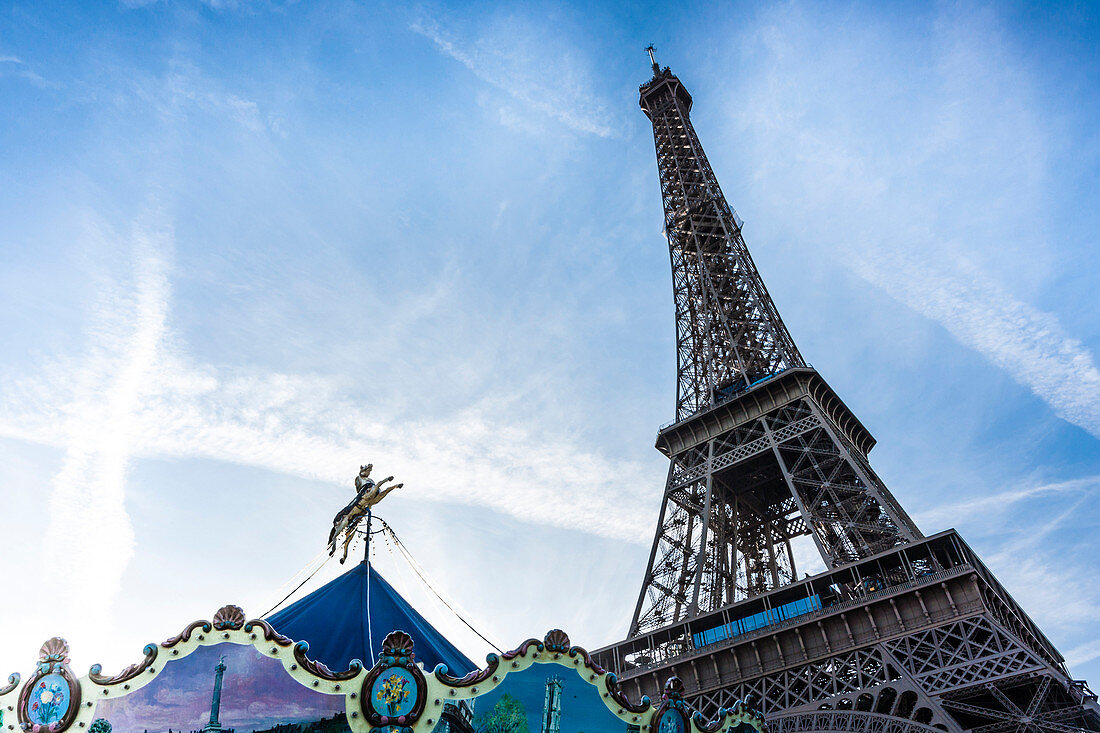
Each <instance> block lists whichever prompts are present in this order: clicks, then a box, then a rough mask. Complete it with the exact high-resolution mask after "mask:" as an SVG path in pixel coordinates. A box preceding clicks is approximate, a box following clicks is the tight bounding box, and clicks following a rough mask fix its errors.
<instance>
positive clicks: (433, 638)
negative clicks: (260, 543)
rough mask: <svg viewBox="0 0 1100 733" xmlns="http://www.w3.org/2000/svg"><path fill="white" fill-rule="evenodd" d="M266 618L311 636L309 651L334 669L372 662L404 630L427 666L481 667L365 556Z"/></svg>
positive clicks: (283, 629) (288, 632) (301, 636)
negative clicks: (388, 640)
mask: <svg viewBox="0 0 1100 733" xmlns="http://www.w3.org/2000/svg"><path fill="white" fill-rule="evenodd" d="M266 620H267V622H268V623H270V624H271V625H272V626H273V627H274V628H275V630H276V631H278V632H279V633H280V634H283V635H285V636H289V637H291V638H292V639H298V640H305V641H308V642H309V656H310V657H311V658H313V659H316V660H317V661H320V662H323V663H324V664H325V666H327V667H328V668H330V669H346V668H347V666H348V663H349V662H350V661H351V660H352V659H358V660H359V661H361V662H363V664H364V665H366V666H369V665H370V664H371V663H372V659H373V654H372V650H377V649H380V648H381V647H382V640H383V639H384V638H385V637H386V635H387V634H389V633H390V632H391V631H398V630H400V631H405V632H408V633H409V634H410V635H412V637H413V638H414V639H416V659H417V661H419V662H423V664H424V668H425V669H426V670H432V669H434V668H435V666H436V665H437V664H440V663H442V664H445V665H447V668H448V669H449V670H450V672H451V674H465V673H467V672H470V671H472V670H474V669H476V667H477V665H475V664H474V663H473V662H471V661H470V660H469V658H467V657H466V655H464V654H463V653H462V652H460V651H459V650H458V649H457V648H456V647H455V646H454V644H452V643H451V642H450V641H448V640H447V638H446V637H445V636H443V634H441V633H440V632H439V631H438V630H437V629H436V628H435V627H434V626H432V625H431V624H430V623H429V622H428V620H427V619H425V618H424V617H423V616H421V615H420V613H419V612H417V610H416V609H415V608H413V607H412V605H411V604H410V603H409V602H408V601H407V600H405V598H404V597H403V596H402V595H401V594H400V593H398V592H397V590H396V589H394V587H393V586H392V585H390V584H389V583H388V582H387V581H386V579H385V578H383V577H382V575H381V574H380V573H379V572H378V571H377V570H375V569H374V568H373V567H371V566H370V565H368V564H367V563H366V562H365V561H364V562H360V563H359V564H358V565H356V566H355V567H353V568H351V569H349V570H348V571H347V572H345V573H344V574H342V575H340V576H339V577H337V578H335V579H333V580H331V581H329V582H328V583H326V584H325V585H323V586H321V587H320V588H318V589H317V590H315V591H313V592H312V593H310V594H309V595H307V596H305V597H304V598H301V599H299V600H297V601H295V602H294V603H292V604H290V605H289V606H287V607H286V608H284V609H282V610H281V611H277V612H275V613H273V614H271V615H269V616H267V617H266Z"/></svg>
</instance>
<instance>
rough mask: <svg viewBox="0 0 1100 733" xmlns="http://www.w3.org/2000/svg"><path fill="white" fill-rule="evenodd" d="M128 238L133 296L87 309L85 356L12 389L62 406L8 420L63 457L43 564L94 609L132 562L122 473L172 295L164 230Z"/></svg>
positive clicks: (156, 227)
mask: <svg viewBox="0 0 1100 733" xmlns="http://www.w3.org/2000/svg"><path fill="white" fill-rule="evenodd" d="M100 235H101V236H110V234H109V233H106V232H101V233H100ZM130 238H131V239H132V241H133V245H132V247H133V274H132V290H130V291H129V292H126V291H118V290H115V291H110V290H107V291H104V292H103V294H102V295H101V298H100V302H99V303H98V304H97V305H96V306H95V307H94V309H93V310H94V312H93V314H92V320H93V323H94V326H93V333H92V334H90V336H91V338H92V341H93V343H92V345H91V348H90V349H89V350H88V351H87V352H86V353H84V354H82V357H81V359H80V360H79V361H78V362H76V363H70V364H67V365H65V367H64V368H62V369H59V368H58V366H59V365H57V364H54V365H43V367H44V368H43V370H42V372H41V376H42V380H43V381H42V382H40V383H37V384H22V385H19V386H17V387H16V389H17V390H18V393H19V394H20V395H22V396H24V397H29V398H31V400H32V401H37V400H38V399H41V398H44V397H47V396H48V394H49V392H50V391H51V390H52V389H53V388H54V387H60V388H61V389H60V391H59V392H58V393H57V395H58V396H59V397H61V399H59V400H52V399H50V400H49V404H48V406H47V405H43V404H41V403H39V405H40V406H45V407H46V408H47V409H46V411H45V412H42V413H38V415H37V417H32V416H31V415H26V414H24V415H22V416H20V415H19V414H18V412H16V413H9V414H8V415H6V420H11V421H13V422H14V423H16V424H18V423H19V422H21V421H23V420H27V421H28V423H30V422H40V421H43V420H44V421H45V423H44V424H43V425H41V426H40V428H39V429H40V430H43V431H44V432H45V431H48V432H49V433H51V434H52V436H51V438H50V444H51V445H55V446H57V447H60V448H62V449H64V451H65V456H64V459H63V461H62V465H61V469H60V470H59V472H58V473H57V474H56V476H55V477H54V479H53V481H52V490H51V493H50V497H49V525H48V527H47V528H46V538H47V541H46V542H45V543H44V545H43V547H44V554H43V558H42V560H43V566H44V568H45V573H46V577H47V578H48V579H49V580H50V582H51V583H53V584H54V585H55V587H58V588H60V589H64V591H65V593H66V594H67V595H69V596H70V597H73V598H83V599H87V600H88V601H89V602H90V603H91V604H93V606H94V607H98V608H102V604H99V603H98V601H101V600H106V599H109V598H110V597H111V596H112V595H113V594H114V592H115V590H116V589H117V587H118V584H119V581H120V579H121V574H122V572H123V570H124V568H125V566H126V563H127V562H128V560H129V558H130V557H131V556H132V554H133V529H132V527H131V524H130V518H129V516H128V515H127V513H126V509H125V493H126V492H125V487H126V474H127V470H128V468H129V465H130V461H131V458H132V456H133V448H134V445H135V444H136V443H137V442H138V440H139V434H140V431H141V430H142V429H143V428H142V425H141V421H140V419H139V416H140V414H141V411H142V402H143V399H144V396H145V394H146V391H147V390H148V389H149V388H150V387H151V383H152V382H154V381H155V379H156V374H155V372H156V368H157V363H158V360H159V353H158V352H159V351H160V349H161V346H162V343H163V340H164V337H165V333H166V325H167V324H166V321H167V315H168V300H169V292H170V288H169V284H168V276H167V271H166V267H167V259H166V258H167V256H168V252H169V251H170V249H171V232H170V231H168V230H167V229H165V228H164V227H163V226H161V225H160V223H159V221H158V220H157V218H156V217H155V216H151V217H150V218H149V219H148V220H146V221H143V222H140V223H138V224H136V225H135V227H134V231H133V232H132V234H131V235H130ZM47 426H49V427H47ZM14 432H20V431H19V429H18V428H17V429H16V430H15V431H14ZM93 547H94V548H95V549H96V552H95V553H93V552H90V549H91V548H93ZM96 553H101V554H99V555H97V554H96ZM97 557H100V558H101V557H108V558H111V561H110V562H106V563H104V562H101V561H100V560H99V559H97Z"/></svg>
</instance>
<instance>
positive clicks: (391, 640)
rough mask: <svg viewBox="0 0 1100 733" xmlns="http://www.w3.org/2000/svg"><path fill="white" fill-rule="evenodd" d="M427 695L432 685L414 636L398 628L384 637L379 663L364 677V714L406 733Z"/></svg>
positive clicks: (416, 718)
mask: <svg viewBox="0 0 1100 733" xmlns="http://www.w3.org/2000/svg"><path fill="white" fill-rule="evenodd" d="M410 698H411V699H410ZM427 698H428V685H427V682H426V681H425V679H424V674H423V673H422V672H421V671H420V667H418V666H417V665H416V655H415V654H413V640H412V637H411V636H409V635H408V634H406V633H405V632H404V631H394V632H393V633H391V634H389V635H388V636H386V638H385V639H383V640H382V655H381V656H380V657H379V658H378V664H376V665H375V667H374V668H373V669H372V670H371V671H370V673H369V674H367V676H366V679H364V680H363V687H362V689H361V691H360V702H361V703H362V709H363V717H365V718H366V719H367V722H368V723H370V724H371V725H373V726H393V727H395V728H396V729H398V730H400V731H402V733H412V727H413V725H414V724H415V723H416V721H418V720H419V719H420V716H421V714H423V712H424V706H425V704H426V702H427Z"/></svg>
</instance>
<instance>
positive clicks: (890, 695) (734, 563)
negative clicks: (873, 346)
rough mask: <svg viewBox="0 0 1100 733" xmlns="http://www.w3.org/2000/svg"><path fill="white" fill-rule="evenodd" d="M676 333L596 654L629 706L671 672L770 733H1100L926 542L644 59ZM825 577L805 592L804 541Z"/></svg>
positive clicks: (970, 574)
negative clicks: (669, 390) (637, 506)
mask: <svg viewBox="0 0 1100 733" xmlns="http://www.w3.org/2000/svg"><path fill="white" fill-rule="evenodd" d="M647 50H649V51H650V57H651V61H652V62H653V78H652V79H650V80H649V81H648V82H647V83H645V84H643V85H642V86H641V89H640V104H641V108H642V111H643V112H645V114H646V116H647V117H648V118H649V120H650V122H651V123H652V125H653V139H654V145H655V149H656V154H657V170H658V179H659V182H660V186H661V197H662V200H663V204H664V225H665V233H666V236H667V239H668V246H669V256H670V260H671V264H672V286H673V302H674V305H675V321H676V355H677V379H676V413H675V421H674V422H673V423H671V424H670V425H668V426H666V427H663V428H661V429H660V430H659V432H658V434H657V449H658V450H660V451H661V452H662V453H663V454H664V455H666V456H667V457H668V458H669V461H670V465H669V471H668V478H667V481H666V484H665V490H664V496H663V500H662V504H661V508H660V513H659V516H658V520H657V527H656V531H655V533H654V538H653V544H652V547H651V549H650V555H649V563H648V566H647V568H646V572H645V576H644V578H643V580H642V585H641V591H640V593H639V595H638V600H637V604H636V606H635V611H634V615H633V618H632V620H631V622H630V626H629V630H628V634H627V638H626V639H625V640H624V641H622V642H619V643H618V644H613V645H611V646H608V647H605V648H604V649H600V650H598V651H597V652H596V653H595V655H594V656H596V658H597V660H598V661H599V663H600V664H602V665H604V666H605V667H608V668H610V669H615V670H617V671H618V672H619V673H620V679H621V680H624V686H625V688H626V689H628V690H630V691H632V692H633V693H634V694H636V695H642V694H648V695H651V696H656V695H658V694H659V690H660V684H661V682H663V680H664V679H666V678H667V677H668V676H670V675H672V674H675V675H677V676H679V677H680V678H681V679H682V680H683V682H684V684H685V687H686V688H687V690H688V691H689V695H691V696H692V697H693V703H694V704H695V706H696V707H697V708H699V709H700V710H702V712H703V713H704V714H706V715H714V714H716V713H717V711H718V710H719V708H722V707H729V706H732V705H733V703H734V702H735V701H736V700H738V699H744V698H745V697H746V696H754V697H756V698H757V699H758V700H759V705H760V707H761V709H762V710H763V711H764V712H765V713H766V714H767V715H768V716H769V719H770V723H769V725H770V727H771V728H772V730H773V731H779V732H781V733H786V731H787V730H790V731H811V730H844V731H854V730H868V731H871V730H875V731H878V730H883V731H885V730H891V731H902V730H907V731H908V730H911V731H914V732H916V731H932V730H935V729H940V730H949V731H960V732H961V731H963V730H975V731H978V730H980V731H982V733H996V732H998V731H1024V730H1049V731H1070V730H1074V731H1076V730H1090V731H1100V709H1098V708H1097V704H1096V697H1095V696H1094V695H1093V694H1092V693H1091V692H1090V691H1089V690H1088V688H1087V686H1086V685H1085V684H1084V683H1083V682H1079V681H1073V680H1071V679H1070V677H1069V673H1068V671H1067V670H1066V668H1065V664H1064V660H1063V659H1062V656H1061V655H1060V654H1059V652H1058V651H1057V649H1055V648H1054V646H1053V645H1052V644H1051V643H1050V641H1049V640H1048V639H1047V638H1046V637H1045V636H1044V635H1043V633H1042V632H1041V631H1040V630H1039V628H1038V627H1037V626H1036V625H1035V624H1034V623H1033V622H1032V621H1031V620H1030V619H1029V618H1028V617H1027V614H1026V613H1024V611H1023V610H1022V609H1021V608H1020V607H1019V605H1018V604H1016V602H1015V601H1014V600H1013V599H1012V597H1011V596H1010V595H1009V594H1008V593H1007V592H1006V591H1005V589H1004V588H1003V587H1002V586H1001V585H1000V584H999V583H998V582H997V580H996V578H995V577H994V576H993V575H992V573H990V572H989V570H988V569H987V568H985V566H984V565H983V564H982V563H981V561H980V560H979V559H978V557H977V556H976V555H975V554H974V552H973V551H972V550H971V549H970V548H969V547H968V546H967V545H966V543H965V542H963V540H962V539H961V538H960V537H959V536H958V535H957V533H955V532H954V530H949V531H947V532H942V533H940V534H937V535H934V536H932V537H925V536H924V535H922V534H921V532H920V530H919V529H918V528H917V526H916V525H915V524H914V522H913V521H912V520H911V519H910V518H909V516H908V514H906V512H905V510H904V509H902V507H901V506H900V505H899V504H898V502H897V501H896V500H895V499H894V497H893V496H892V495H891V494H890V492H889V490H888V489H887V488H886V486H885V484H884V483H883V482H882V480H881V479H879V477H878V476H877V475H876V474H875V472H874V471H873V469H872V468H871V465H870V463H869V461H868V458H867V454H868V453H869V451H870V450H871V448H872V447H873V446H874V444H875V440H874V438H873V437H872V436H871V434H870V432H869V431H868V430H867V428H865V427H864V426H863V424H862V423H861V422H860V421H859V420H858V418H856V416H855V415H854V414H853V413H852V412H851V410H849V409H848V407H847V406H846V405H845V404H844V402H843V401H842V400H841V399H840V397H839V396H837V394H836V393H835V392H834V391H833V390H832V388H830V387H829V385H828V384H827V383H826V382H825V380H824V379H823V378H822V377H821V376H820V375H819V374H818V373H817V371H816V370H815V369H814V368H813V367H811V366H810V365H809V364H808V363H807V362H806V361H805V360H804V359H803V357H802V355H801V353H800V352H799V350H798V347H797V346H796V345H795V342H794V339H793V338H792V337H791V334H790V333H789V332H788V330H787V327H786V325H785V324H784V323H783V320H782V319H781V318H780V316H779V312H778V310H777V308H776V307H775V304H774V303H773V302H772V299H771V296H770V295H769V294H768V291H767V288H766V287H765V286H764V282H763V280H762V279H761V277H760V273H759V272H758V271H757V269H756V265H755V264H754V263H753V260H752V257H751V256H750V254H749V251H748V248H747V247H746V245H745V241H744V239H743V237H742V231H741V229H742V222H741V219H740V218H739V217H738V216H737V214H736V212H735V211H734V210H733V208H732V207H731V206H730V205H729V204H728V203H727V201H726V198H725V196H724V195H723V193H722V190H721V188H720V187H719V185H718V179H717V178H716V177H715V175H714V172H713V171H712V170H711V167H710V163H709V162H708V160H707V157H706V154H705V153H704V152H703V148H702V145H701V144H700V142H699V138H698V136H697V135H696V133H695V129H694V127H693V126H692V123H691V119H690V117H689V113H690V111H691V106H692V98H691V95H690V94H689V93H688V91H687V89H686V88H685V87H684V85H683V84H682V83H681V82H680V80H679V79H678V78H677V77H676V76H675V75H674V74H672V72H671V71H670V70H669V69H668V68H667V67H666V68H664V69H662V68H660V67H659V66H658V64H657V63H656V61H655V59H653V53H652V47H651V48H650V49H647ZM801 537H808V538H810V539H812V542H813V544H814V545H815V546H816V548H817V550H818V552H819V553H820V555H821V558H822V560H823V561H824V563H825V565H826V568H827V570H826V571H825V572H823V573H820V574H818V575H816V576H813V577H806V578H804V579H802V580H799V578H798V569H797V568H796V566H795V553H794V550H793V548H792V541H796V540H797V539H798V538H801Z"/></svg>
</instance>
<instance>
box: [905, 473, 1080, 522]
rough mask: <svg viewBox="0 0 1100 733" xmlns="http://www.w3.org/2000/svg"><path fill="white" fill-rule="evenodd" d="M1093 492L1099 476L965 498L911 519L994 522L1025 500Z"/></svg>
mask: <svg viewBox="0 0 1100 733" xmlns="http://www.w3.org/2000/svg"><path fill="white" fill-rule="evenodd" d="M1097 488H1100V476H1085V477H1083V478H1077V479H1072V480H1069V481H1055V482H1051V483H1037V484H1032V485H1028V486H1016V487H1011V488H1008V489H1005V490H1003V491H998V492H996V493H993V494H988V495H985V496H977V497H974V498H967V499H964V500H963V501H959V502H955V503H953V504H941V505H938V506H934V507H931V508H928V509H923V510H921V511H920V512H918V513H917V514H915V515H914V519H915V520H916V521H917V523H918V524H920V525H922V526H925V527H943V526H948V525H949V526H956V525H959V524H964V523H967V522H970V521H972V520H975V519H990V518H993V519H994V520H996V518H998V517H1000V516H1001V515H1003V514H1005V513H1006V512H1011V511H1013V510H1014V509H1015V507H1016V505H1018V504H1019V503H1021V502H1024V501H1027V500H1029V499H1038V498H1040V497H1053V496H1059V495H1073V494H1082V493H1086V492H1090V491H1093V490H1095V489H1097Z"/></svg>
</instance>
